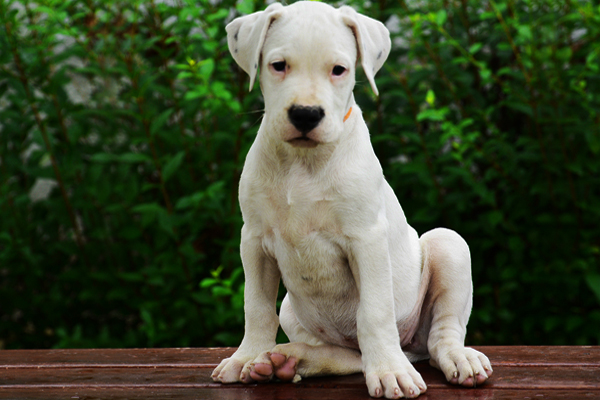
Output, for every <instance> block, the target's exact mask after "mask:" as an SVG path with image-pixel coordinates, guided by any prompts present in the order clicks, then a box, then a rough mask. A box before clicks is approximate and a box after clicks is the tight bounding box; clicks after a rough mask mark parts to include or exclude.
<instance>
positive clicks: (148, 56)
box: [0, 0, 600, 348]
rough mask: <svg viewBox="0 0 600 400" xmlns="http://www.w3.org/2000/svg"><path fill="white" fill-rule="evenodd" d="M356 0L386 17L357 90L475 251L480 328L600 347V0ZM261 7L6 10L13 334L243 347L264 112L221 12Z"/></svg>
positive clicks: (388, 168)
mask: <svg viewBox="0 0 600 400" xmlns="http://www.w3.org/2000/svg"><path fill="white" fill-rule="evenodd" d="M214 3H218V4H216V5H213V4H214ZM349 3H350V4H352V5H354V6H355V7H356V8H357V9H358V10H360V11H361V12H363V13H364V14H366V15H369V16H371V17H373V18H377V19H379V20H381V21H384V22H386V23H387V24H388V26H389V27H390V29H391V31H392V38H393V43H394V45H393V49H392V53H391V54H390V57H389V59H388V61H387V63H386V64H385V65H384V67H383V69H382V70H381V71H380V73H379V74H378V76H377V85H378V87H379V91H380V93H381V96H380V97H378V98H376V97H375V96H374V95H373V94H372V92H371V91H370V88H369V85H368V82H367V81H366V79H365V78H364V76H363V75H362V71H361V72H359V76H358V77H357V79H358V83H357V87H356V89H355V93H356V97H357V101H358V103H359V104H360V105H361V107H362V108H363V110H364V115H365V118H366V120H367V123H368V124H369V126H370V130H371V137H372V142H373V146H374V147H375V150H376V152H377V154H378V156H379V158H380V160H381V163H382V165H383V168H384V171H385V175H386V177H387V179H388V180H389V182H390V184H391V185H392V187H393V188H394V190H395V191H396V194H397V195H398V197H399V199H400V202H401V204H402V205H403V208H404V211H405V213H406V215H407V218H408V220H409V222H410V223H411V224H412V225H413V226H414V227H416V228H417V230H418V231H419V232H421V233H422V232H424V231H426V230H428V229H431V228H433V227H436V226H445V227H449V228H452V229H455V230H456V231H458V232H459V233H460V234H462V235H463V236H464V237H465V238H466V239H467V241H468V242H469V244H470V247H471V251H472V259H473V279H474V285H475V295H474V309H473V313H472V316H471V321H470V324H469V332H468V337H467V342H468V343H470V344H489V345H491V344H599V343H600V329H598V327H599V326H600V307H599V306H600V268H599V264H600V224H599V222H600V157H599V156H600V96H599V93H600V47H599V46H598V43H600V9H599V6H598V1H593V2H590V1H565V2H557V1H550V0H539V1H516V0H515V1H509V0H497V1H493V2H492V1H483V2H481V1H477V0H461V1H459V0H454V1H440V0H434V1H428V2H414V1H411V2H408V3H405V2H402V1H399V2H392V1H383V0H382V1H379V2H368V3H365V2H359V1H349ZM264 7H265V4H263V3H262V2H259V1H255V2H253V1H247V0H243V1H239V2H238V4H237V5H236V2H234V1H233V0H224V1H221V2H218V1H212V2H211V1H207V0H199V1H184V0H179V1H172V2H170V3H169V4H165V3H159V2H152V1H115V0H109V1H104V0H103V1H99V0H87V1H83V0H60V1H49V0H46V1H44V0H40V1H37V2H35V3H33V2H29V1H19V2H17V1H12V0H4V1H2V2H1V3H0V348H47V347H108V346H111V347H125V346H140V347H143V346H219V345H237V344H238V343H239V340H240V339H241V336H242V329H243V274H242V273H241V264H240V259H239V250H238V246H239V234H240V228H241V224H242V221H241V217H240V212H239V208H238V204H237V183H238V180H239V175H240V170H241V168H242V164H243V160H244V158H245V154H246V152H247V150H248V148H249V146H250V144H251V142H252V140H253V138H254V136H255V135H256V132H257V129H258V125H259V123H260V119H261V113H262V111H261V110H262V107H263V105H262V101H261V95H260V90H259V88H258V85H256V87H255V89H254V90H253V91H252V92H250V93H248V90H247V86H248V79H247V77H246V76H245V74H244V73H243V72H241V71H240V69H239V68H238V67H237V66H236V65H235V63H234V62H233V60H232V58H231V57H230V55H229V53H228V51H227V47H226V40H225V30H224V26H225V24H226V23H227V22H228V21H230V20H231V19H232V18H233V17H234V16H237V15H240V14H247V13H250V12H252V11H254V10H260V9H263V8H264ZM40 182H41V183H42V184H44V183H45V184H46V188H47V189H51V190H50V191H49V192H48V193H47V194H45V193H43V191H42V192H40V191H39V190H38V189H39V187H40Z"/></svg>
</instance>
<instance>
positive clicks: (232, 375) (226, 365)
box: [211, 357, 253, 383]
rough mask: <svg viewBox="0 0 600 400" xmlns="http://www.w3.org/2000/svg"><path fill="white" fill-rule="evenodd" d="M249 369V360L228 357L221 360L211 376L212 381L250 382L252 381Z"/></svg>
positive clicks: (250, 367) (250, 365) (250, 366)
mask: <svg viewBox="0 0 600 400" xmlns="http://www.w3.org/2000/svg"><path fill="white" fill-rule="evenodd" d="M251 369H252V364H251V362H250V361H246V360H243V359H239V358H235V357H230V358H226V359H224V360H223V361H221V363H220V364H219V366H218V367H217V368H215V370H214V371H213V373H212V375H211V377H212V379H213V381H215V382H221V383H235V382H242V383H250V382H252V381H253V380H252V378H251V376H250V371H251Z"/></svg>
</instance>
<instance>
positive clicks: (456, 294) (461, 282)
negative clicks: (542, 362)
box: [420, 229, 492, 386]
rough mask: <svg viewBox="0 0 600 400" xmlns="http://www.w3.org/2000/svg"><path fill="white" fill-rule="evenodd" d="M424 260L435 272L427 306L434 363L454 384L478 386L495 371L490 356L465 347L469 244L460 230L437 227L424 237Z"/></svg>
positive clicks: (470, 291)
mask: <svg viewBox="0 0 600 400" xmlns="http://www.w3.org/2000/svg"><path fill="white" fill-rule="evenodd" d="M420 243H421V248H422V250H423V262H424V263H426V264H427V265H426V266H425V267H426V268H429V270H430V272H431V277H430V279H431V280H430V286H429V290H428V294H427V299H426V302H429V304H427V305H425V307H424V308H425V309H429V310H430V311H428V312H430V313H431V315H430V316H428V318H431V329H430V331H429V337H428V340H427V349H428V351H429V354H430V355H431V359H430V364H431V365H433V366H434V367H436V368H438V369H440V370H441V371H442V372H443V373H444V375H445V376H446V379H447V380H448V381H449V382H450V383H453V384H460V385H463V386H476V385H479V384H482V383H484V382H485V381H486V380H487V378H488V377H489V376H490V375H491V374H492V367H491V364H490V362H489V360H488V358H487V357H486V356H485V355H484V354H482V353H480V352H478V351H476V350H473V349H470V348H466V347H464V342H465V335H466V333H467V322H468V320H469V315H470V314H471V307H472V304H473V284H472V280H471V257H470V254H469V247H468V245H467V243H466V242H465V241H464V240H463V238H462V237H461V236H460V235H458V234H457V233H456V232H454V231H451V230H448V229H434V230H432V231H429V232H427V233H425V234H423V235H422V236H421V238H420Z"/></svg>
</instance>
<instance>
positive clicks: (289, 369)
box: [271, 354, 298, 381]
mask: <svg viewBox="0 0 600 400" xmlns="http://www.w3.org/2000/svg"><path fill="white" fill-rule="evenodd" d="M273 355H275V356H282V357H285V356H283V355H281V354H273ZM271 359H273V357H271ZM278 361H281V360H278ZM297 361H298V360H297V359H296V358H295V357H290V358H288V359H287V360H285V361H284V362H282V363H280V364H279V365H280V366H279V367H278V368H277V371H275V376H277V377H278V378H279V379H281V380H282V381H291V380H293V379H294V377H295V376H296V364H297Z"/></svg>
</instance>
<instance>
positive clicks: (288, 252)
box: [264, 230, 359, 348]
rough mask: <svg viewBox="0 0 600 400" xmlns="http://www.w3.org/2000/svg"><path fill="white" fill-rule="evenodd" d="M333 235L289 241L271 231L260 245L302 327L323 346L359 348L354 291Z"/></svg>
mask: <svg viewBox="0 0 600 400" xmlns="http://www.w3.org/2000/svg"><path fill="white" fill-rule="evenodd" d="M334 237H335V235H334V234H331V233H328V232H319V231H314V232H310V233H308V234H306V235H304V236H303V237H302V238H296V240H294V243H291V242H290V240H289V238H284V237H283V235H281V234H280V232H278V231H277V230H273V234H272V235H269V236H268V237H265V239H264V246H265V249H266V250H267V252H268V253H270V254H271V255H272V256H273V257H274V258H275V259H276V260H277V264H278V266H279V270H280V271H281V276H282V280H283V284H284V285H285V287H286V289H287V291H288V295H289V299H290V303H291V305H292V309H293V310H294V313H295V314H296V317H297V319H298V321H299V322H300V323H301V324H302V326H303V327H304V328H305V329H306V330H308V331H309V332H310V333H312V334H313V335H314V336H316V337H318V338H319V339H321V340H324V341H326V342H329V343H333V344H337V345H341V346H345V347H353V348H358V342H357V339H356V337H357V335H356V313H357V310H358V304H359V294H358V289H357V287H356V283H355V280H354V277H353V275H352V271H351V270H350V267H349V265H348V260H347V257H346V255H345V254H344V252H343V250H342V248H341V247H340V246H339V245H338V244H337V243H336V241H335V238H334ZM286 239H287V240H286Z"/></svg>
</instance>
